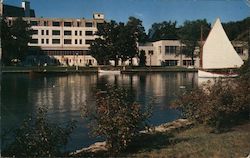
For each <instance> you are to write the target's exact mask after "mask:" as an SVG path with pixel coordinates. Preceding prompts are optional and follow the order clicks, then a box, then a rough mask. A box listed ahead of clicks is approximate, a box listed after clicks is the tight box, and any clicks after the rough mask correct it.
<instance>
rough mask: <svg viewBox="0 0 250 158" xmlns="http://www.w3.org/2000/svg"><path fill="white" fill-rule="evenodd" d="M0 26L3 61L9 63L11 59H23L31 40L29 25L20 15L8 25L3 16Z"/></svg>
mask: <svg viewBox="0 0 250 158" xmlns="http://www.w3.org/2000/svg"><path fill="white" fill-rule="evenodd" d="M1 28H2V31H1V32H2V33H1V39H2V41H1V42H2V46H3V63H4V64H10V63H11V61H12V60H20V61H23V60H24V58H25V56H26V55H27V53H28V43H29V42H30V41H31V35H32V30H31V29H30V26H29V25H28V24H27V22H25V21H24V20H23V19H22V18H21V17H18V18H16V19H15V20H14V21H13V24H12V25H11V26H8V25H7V21H6V19H5V18H3V20H2V21H1Z"/></svg>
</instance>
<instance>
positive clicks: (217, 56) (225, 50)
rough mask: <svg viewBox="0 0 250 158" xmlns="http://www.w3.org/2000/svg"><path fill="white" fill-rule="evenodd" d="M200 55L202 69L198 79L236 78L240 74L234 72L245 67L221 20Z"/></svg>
mask: <svg viewBox="0 0 250 158" xmlns="http://www.w3.org/2000/svg"><path fill="white" fill-rule="evenodd" d="M200 55H201V57H200V59H201V68H200V69H199V70H198V77H204V78H209V77H211V78H216V77H236V76H238V74H236V73H233V72H232V70H235V69H237V68H239V67H241V65H243V61H242V59H241V58H240V56H239V55H238V54H237V52H236V51H235V49H234V47H233V45H232V44H231V42H230V41H229V39H228V37H227V35H226V33H225V31H224V29H223V27H222V25H221V22H220V19H219V18H218V19H217V20H216V22H215V23H214V25H213V28H212V29H211V31H210V33H209V35H208V37H207V39H206V41H205V43H204V46H202V48H201V53H200Z"/></svg>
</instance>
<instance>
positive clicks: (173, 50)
mask: <svg viewBox="0 0 250 158" xmlns="http://www.w3.org/2000/svg"><path fill="white" fill-rule="evenodd" d="M177 48H178V47H177V46H165V54H166V55H167V54H176V53H177V51H178V50H177Z"/></svg>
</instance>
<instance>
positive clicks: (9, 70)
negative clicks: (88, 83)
mask: <svg viewBox="0 0 250 158" xmlns="http://www.w3.org/2000/svg"><path fill="white" fill-rule="evenodd" d="M103 69H104V70H120V71H121V74H135V73H158V72H197V71H198V69H196V68H185V67H151V68H150V67H126V69H125V70H123V69H122V67H112V66H105V67H103ZM1 72H2V73H3V74H5V73H37V74H47V73H55V74H58V73H63V74H71V73H76V74H80V73H98V67H79V68H78V70H77V69H76V68H75V67H14V66H8V67H2V68H1Z"/></svg>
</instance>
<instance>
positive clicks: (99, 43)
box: [90, 21, 118, 65]
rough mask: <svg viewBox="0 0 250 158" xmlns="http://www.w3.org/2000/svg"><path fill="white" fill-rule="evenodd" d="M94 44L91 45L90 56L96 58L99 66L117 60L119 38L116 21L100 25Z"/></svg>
mask: <svg viewBox="0 0 250 158" xmlns="http://www.w3.org/2000/svg"><path fill="white" fill-rule="evenodd" d="M96 35H98V36H99V38H96V39H95V40H94V42H93V43H92V44H91V45H90V54H91V55H92V56H93V57H94V58H96V60H97V62H98V64H101V65H102V64H108V62H109V60H112V59H116V56H117V51H116V47H115V42H116V40H117V36H118V24H117V23H116V22H115V21H110V22H104V23H103V24H102V25H99V27H98V31H97V33H96Z"/></svg>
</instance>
